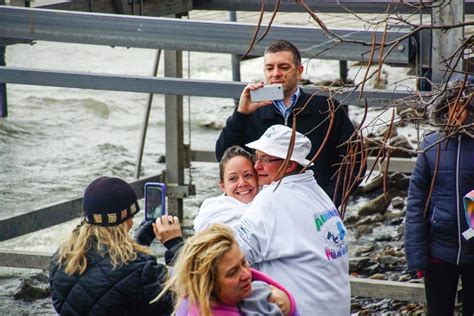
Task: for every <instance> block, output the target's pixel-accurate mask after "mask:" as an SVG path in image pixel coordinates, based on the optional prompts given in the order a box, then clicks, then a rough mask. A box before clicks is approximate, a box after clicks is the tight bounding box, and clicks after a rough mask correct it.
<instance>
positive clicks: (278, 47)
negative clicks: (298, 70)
mask: <svg viewBox="0 0 474 316" xmlns="http://www.w3.org/2000/svg"><path fill="white" fill-rule="evenodd" d="M283 51H287V52H291V54H292V55H293V63H294V64H295V66H296V67H298V66H299V65H301V54H300V52H299V50H298V48H296V46H295V45H293V44H291V43H290V42H288V41H285V40H278V41H274V42H272V43H270V45H268V46H267V48H265V54H267V53H278V52H283Z"/></svg>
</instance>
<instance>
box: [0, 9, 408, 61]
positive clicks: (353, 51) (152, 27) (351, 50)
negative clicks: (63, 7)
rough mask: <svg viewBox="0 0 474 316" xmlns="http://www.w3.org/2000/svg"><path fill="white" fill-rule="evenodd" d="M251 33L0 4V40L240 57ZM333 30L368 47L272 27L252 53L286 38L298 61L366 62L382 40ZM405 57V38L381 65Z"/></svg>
mask: <svg viewBox="0 0 474 316" xmlns="http://www.w3.org/2000/svg"><path fill="white" fill-rule="evenodd" d="M263 29H264V27H263ZM263 29H262V30H261V32H263ZM254 31H255V25H253V24H250V23H238V22H207V21H196V20H182V19H170V18H154V17H138V16H123V15H115V14H103V13H83V12H69V11H57V10H47V9H32V8H14V7H4V6H0V38H1V37H4V38H16V39H22V40H44V41H58V42H66V43H82V44H96V45H108V46H123V47H140V48H153V49H158V48H161V49H165V50H184V51H187V50H189V51H199V52H213V53H227V54H244V53H245V52H246V51H247V49H248V47H249V45H250V41H251V38H252V36H253V33H254ZM332 31H334V32H335V33H336V34H338V36H341V37H343V38H345V39H348V40H357V41H363V42H365V43H367V45H361V44H356V43H338V42H337V41H333V40H330V39H328V37H327V36H326V35H325V33H324V32H323V31H322V30H321V29H318V28H315V27H302V26H282V25H273V26H272V28H271V31H270V32H269V33H268V35H267V36H266V37H265V39H263V40H262V41H261V42H260V43H259V44H257V45H256V46H255V48H254V49H253V51H252V55H263V52H264V48H265V46H266V45H267V44H268V43H270V42H271V41H274V40H276V39H291V40H292V42H293V43H294V44H295V45H296V46H297V47H298V48H299V50H300V52H301V54H302V56H303V57H307V58H312V57H314V58H318V59H331V60H355V61H367V60H368V58H369V54H370V43H371V41H372V34H376V38H377V40H378V41H380V40H381V39H382V36H383V32H381V31H379V32H371V31H364V30H338V29H334V30H332ZM406 33H407V31H406V30H404V31H402V30H399V31H389V32H388V33H387V36H386V39H385V42H386V43H387V42H390V41H393V40H395V39H397V38H399V37H400V36H401V35H405V34H406ZM410 56H411V55H410V44H409V39H405V40H403V41H401V42H400V43H399V44H398V45H397V48H396V49H394V50H392V52H391V53H390V54H389V55H388V56H387V58H386V60H385V62H386V63H394V64H401V65H408V64H410V63H411V62H412V61H411V58H410Z"/></svg>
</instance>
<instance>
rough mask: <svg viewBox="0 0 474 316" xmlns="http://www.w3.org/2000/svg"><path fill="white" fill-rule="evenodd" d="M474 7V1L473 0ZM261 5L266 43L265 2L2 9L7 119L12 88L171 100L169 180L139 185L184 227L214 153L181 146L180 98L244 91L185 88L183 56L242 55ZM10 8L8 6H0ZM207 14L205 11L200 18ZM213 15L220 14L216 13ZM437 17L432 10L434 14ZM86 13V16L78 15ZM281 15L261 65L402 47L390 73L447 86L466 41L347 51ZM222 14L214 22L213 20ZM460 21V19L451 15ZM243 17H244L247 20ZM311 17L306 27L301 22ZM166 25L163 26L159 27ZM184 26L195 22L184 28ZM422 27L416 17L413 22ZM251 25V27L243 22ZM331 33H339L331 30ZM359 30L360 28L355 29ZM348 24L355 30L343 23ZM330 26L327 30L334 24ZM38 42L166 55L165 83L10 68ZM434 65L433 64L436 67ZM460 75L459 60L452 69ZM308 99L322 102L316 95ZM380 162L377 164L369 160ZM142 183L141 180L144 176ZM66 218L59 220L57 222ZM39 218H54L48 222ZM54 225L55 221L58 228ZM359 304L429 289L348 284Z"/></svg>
mask: <svg viewBox="0 0 474 316" xmlns="http://www.w3.org/2000/svg"><path fill="white" fill-rule="evenodd" d="M1 1H3V2H1ZM473 1H474V0H473ZM473 1H460V0H452V1H451V2H450V4H449V5H448V6H446V7H448V9H449V8H454V10H451V11H449V12H447V11H446V10H436V12H431V11H430V10H431V9H429V8H425V9H422V10H421V11H420V13H419V16H421V15H428V16H431V13H434V23H435V24H438V25H445V24H449V25H455V24H459V23H462V22H463V21H464V18H465V14H466V13H474V3H473ZM261 3H264V4H265V10H266V11H267V14H266V17H265V19H264V21H263V23H264V24H263V25H262V30H261V32H260V33H259V34H260V35H261V34H262V32H263V31H264V29H265V28H266V26H267V24H265V23H269V16H271V14H270V15H268V12H271V11H272V10H273V9H274V4H275V2H274V1H270V0H264V1H258V0H239V1H237V0H194V1H193V0H180V1H173V0H166V1H157V0H154V1H146V0H131V1H129V0H127V1H124V0H117V1H113V0H93V1H92V0H75V1H63V2H61V1H46V0H37V1H33V2H22V1H18V0H10V1H9V2H7V1H5V0H0V116H1V117H6V116H7V102H6V101H7V100H6V87H7V84H9V83H14V84H27V85H43V86H57V87H69V88H82V89H98V90H112V91H129V92H142V93H143V92H144V93H149V94H164V95H165V116H166V120H165V121H166V156H167V159H166V172H165V173H164V174H160V175H156V176H153V177H150V178H147V179H139V180H137V181H136V182H134V183H132V185H133V186H134V187H135V189H136V191H137V194H138V196H139V198H142V197H143V184H144V183H145V182H148V181H162V182H166V183H167V185H168V188H169V189H168V192H167V194H168V198H169V204H170V207H171V208H172V209H176V210H177V215H178V216H179V217H180V218H181V219H182V217H183V205H182V201H183V198H185V197H186V196H187V195H189V194H192V192H193V188H192V187H191V186H190V185H187V184H186V183H184V181H185V180H184V169H185V167H186V166H188V165H189V164H190V161H206V162H215V156H214V153H213V152H211V151H198V150H194V149H193V148H190V146H189V145H186V144H184V141H183V101H182V97H183V96H206V97H216V98H234V99H236V98H238V97H239V95H240V93H241V91H242V88H243V87H244V86H245V83H242V82H235V81H216V80H193V79H183V78H182V51H199V52H213V53H226V54H232V55H236V56H238V55H242V54H244V53H245V52H246V51H247V49H248V47H249V44H250V41H251V39H252V37H253V34H254V31H255V27H256V20H258V18H259V12H258V11H259V10H260V8H261ZM305 3H306V4H308V6H309V7H311V8H312V10H317V11H318V12H323V14H329V16H330V14H331V13H341V12H355V13H357V14H381V13H384V12H385V13H387V12H400V13H402V14H407V15H408V18H413V16H410V13H411V12H413V5H415V4H418V3H419V2H418V1H413V2H410V1H404V2H399V1H392V0H384V1H383V0H377V1H370V2H367V1H358V0H346V1H343V0H341V1H335V0H323V1H316V0H308V1H305ZM2 4H4V5H2ZM203 10H206V11H203ZM214 10H215V11H214ZM433 10H435V9H433ZM77 11H82V12H77ZM222 11H234V12H235V11H239V14H237V21H235V22H229V21H223V20H222V17H223V14H222ZM279 11H280V12H285V14H284V15H283V14H282V15H279V16H278V18H277V19H276V20H275V22H274V24H273V25H272V26H271V32H269V33H268V35H267V36H266V37H265V38H264V39H263V40H262V41H260V42H259V43H257V44H256V45H255V47H254V49H253V50H252V51H251V52H250V56H261V55H262V54H263V50H264V47H265V46H266V45H267V44H268V43H269V42H271V41H273V40H275V39H290V40H291V41H292V42H294V43H295V44H296V46H298V47H299V48H300V50H301V52H302V55H303V57H305V58H317V59H330V60H339V61H341V65H342V66H343V67H345V66H344V61H358V62H361V63H364V62H367V61H368V59H369V55H370V47H368V46H367V45H364V44H363V43H370V42H371V41H372V39H374V40H375V41H376V42H379V43H380V42H381V41H382V39H383V40H384V41H385V42H396V45H394V46H393V49H392V50H391V51H390V52H389V53H388V54H386V57H385V60H384V62H385V63H388V64H392V65H399V66H405V67H412V68H413V69H414V70H415V72H416V74H417V75H418V76H419V77H426V78H428V79H430V80H429V81H430V82H441V81H442V80H443V77H444V75H445V74H446V68H444V69H443V68H440V67H439V65H441V64H442V62H441V61H442V60H444V59H445V58H446V56H451V55H453V54H455V53H456V49H457V48H458V46H459V43H460V42H461V41H462V40H463V38H464V37H463V34H464V33H463V32H464V28H463V27H458V28H456V29H453V30H450V31H449V32H444V31H443V32H442V30H443V29H442V28H440V29H439V32H438V29H435V30H423V31H422V32H416V33H412V30H410V29H407V28H399V27H393V28H391V29H387V31H385V30H383V29H380V30H373V29H372V30H363V29H356V30H355V29H354V28H349V27H347V28H338V29H331V30H332V31H333V32H334V34H336V35H337V36H338V37H341V38H345V39H349V40H350V41H348V42H344V43H342V42H341V43H338V44H337V45H335V43H334V41H333V40H331V39H329V38H328V36H327V34H326V32H325V30H323V29H321V28H317V27H315V26H314V24H312V23H310V22H309V19H308V14H307V13H305V12H304V10H303V7H302V6H301V5H299V4H298V3H297V2H296V1H290V0H284V1H281V5H280V8H279ZM213 12H216V13H217V14H214V13H213ZM453 12H454V14H453ZM240 13H241V14H240ZM303 15H305V16H306V18H305V19H302V18H301V17H302V16H303ZM162 16H166V17H162ZM183 16H189V17H192V18H190V19H181V17H183ZM415 18H416V17H415ZM242 20H245V21H242ZM334 23H337V21H336V22H334ZM354 23H355V22H354ZM347 24H350V23H346V25H347ZM328 25H329V24H328ZM352 27H354V25H352ZM34 41H56V42H66V43H80V44H95V45H107V46H123V47H139V48H148V49H157V50H160V51H161V50H164V63H165V77H162V78H157V77H151V76H150V77H147V76H131V75H110V74H101V73H81V72H73V71H66V70H65V71H52V70H48V69H27V68H19V67H9V66H8V65H5V62H4V59H3V57H4V54H5V47H6V45H14V44H16V43H28V42H34ZM431 56H433V57H431ZM453 67H455V68H456V69H463V68H462V67H463V61H462V58H461V59H460V61H459V62H458V63H457V64H456V65H454V66H453ZM419 88H420V89H419V91H414V92H409V91H399V90H391V91H388V90H370V89H369V90H368V89H365V91H364V98H366V99H368V100H370V102H369V106H377V107H384V106H389V105H394V104H396V103H394V102H393V101H394V100H403V99H405V98H408V97H410V96H411V95H413V94H417V95H418V96H422V94H423V92H422V91H421V90H426V89H428V88H429V85H427V84H422V83H421V84H420V87H419ZM304 89H305V90H308V91H310V92H318V93H330V92H328V91H326V92H322V91H321V90H320V89H319V88H317V87H314V86H307V87H304ZM359 93H360V90H354V89H346V90H345V91H344V90H342V92H340V93H338V94H337V95H336V98H337V99H339V100H340V101H342V102H343V103H346V104H354V105H361V104H362V102H361V100H360V97H359ZM372 161H373V159H372ZM413 162H414V160H413V159H410V158H407V159H402V158H398V159H396V158H392V159H391V164H390V168H392V169H394V170H397V171H403V172H408V173H409V172H410V171H411V168H412V167H413ZM137 174H138V173H137ZM80 205H81V199H80V198H79V199H75V200H72V201H68V202H65V203H60V204H57V205H52V206H49V207H46V208H42V209H39V210H35V211H33V212H30V213H27V214H23V215H20V216H15V217H11V218H7V219H5V220H2V221H0V241H2V240H6V239H10V238H13V237H16V236H19V235H23V234H27V233H30V232H34V231H37V230H39V229H43V228H47V227H50V226H53V225H56V224H59V223H62V222H65V221H67V220H70V219H72V218H75V217H77V216H79V214H80V212H81V210H80ZM59 214H61V216H58V215H59ZM39 218H49V220H48V221H47V222H46V221H41V220H38V219H39ZM52 218H55V219H56V220H55V221H52V220H51V219H52ZM49 256H50V254H36V253H20V252H12V251H8V252H7V251H3V252H1V253H0V266H2V265H3V266H16V267H26V268H33V267H39V268H43V267H44V265H45V263H46V262H49ZM351 283H352V290H353V293H352V294H353V295H354V296H357V295H360V296H371V297H385V298H394V299H399V300H407V301H420V302H423V301H424V293H423V285H421V284H409V283H402V282H388V281H375V280H360V279H355V278H353V279H352V280H351Z"/></svg>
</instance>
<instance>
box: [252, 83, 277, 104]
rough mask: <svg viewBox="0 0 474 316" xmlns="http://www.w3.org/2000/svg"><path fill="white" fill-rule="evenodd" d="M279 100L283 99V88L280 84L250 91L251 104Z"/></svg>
mask: <svg viewBox="0 0 474 316" xmlns="http://www.w3.org/2000/svg"><path fill="white" fill-rule="evenodd" d="M281 99H283V86H282V85H281V84H273V85H268V86H263V87H262V88H260V89H256V90H250V100H252V102H260V101H266V100H281Z"/></svg>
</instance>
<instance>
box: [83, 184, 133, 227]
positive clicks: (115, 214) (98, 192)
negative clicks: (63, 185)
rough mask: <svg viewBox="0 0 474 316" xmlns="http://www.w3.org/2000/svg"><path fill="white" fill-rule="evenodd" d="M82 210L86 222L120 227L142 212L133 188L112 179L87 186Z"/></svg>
mask: <svg viewBox="0 0 474 316" xmlns="http://www.w3.org/2000/svg"><path fill="white" fill-rule="evenodd" d="M82 209H83V211H84V217H85V219H86V222H87V223H89V224H92V225H99V226H114V225H119V224H121V223H123V222H125V221H126V220H127V219H129V218H130V217H132V216H133V215H135V214H136V213H138V211H140V207H139V206H138V203H137V195H136V194H135V191H133V188H132V187H131V186H130V185H129V184H128V183H127V182H125V181H123V180H122V179H120V178H112V177H100V178H98V179H96V180H94V181H92V182H91V183H90V184H89V185H88V186H87V188H86V191H85V192H84V199H83V200H82Z"/></svg>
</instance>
